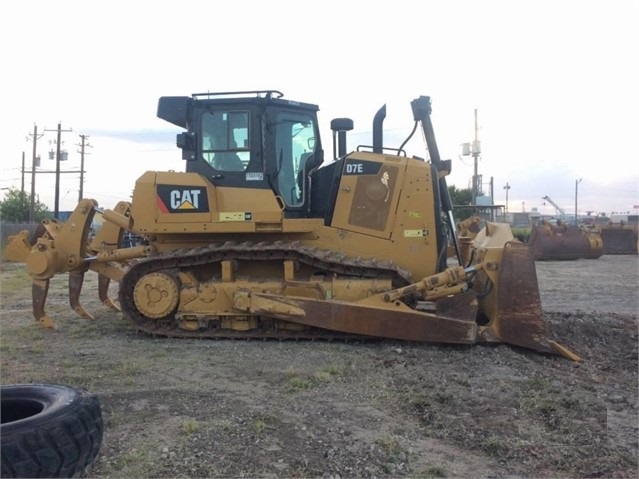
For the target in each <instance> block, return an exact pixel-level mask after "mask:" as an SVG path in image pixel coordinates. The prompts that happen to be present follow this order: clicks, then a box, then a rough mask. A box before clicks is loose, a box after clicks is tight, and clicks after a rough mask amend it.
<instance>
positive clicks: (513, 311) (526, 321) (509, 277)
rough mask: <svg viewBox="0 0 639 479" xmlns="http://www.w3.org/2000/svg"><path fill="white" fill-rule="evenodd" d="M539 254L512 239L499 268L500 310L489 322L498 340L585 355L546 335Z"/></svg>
mask: <svg viewBox="0 0 639 479" xmlns="http://www.w3.org/2000/svg"><path fill="white" fill-rule="evenodd" d="M534 255H535V253H534V251H533V250H532V249H531V248H530V247H528V246H527V245H525V244H523V243H518V242H509V243H506V245H505V246H504V252H503V255H502V258H501V264H500V267H499V281H498V285H497V293H496V311H495V313H494V315H493V317H492V318H491V320H490V323H489V324H488V328H489V329H490V330H491V331H492V332H493V333H494V334H495V337H496V340H498V341H502V342H505V343H509V344H513V345H515V346H522V347H524V348H529V349H534V350H537V351H541V352H546V353H558V354H561V355H563V356H565V357H567V358H569V359H572V360H574V361H580V360H581V358H580V357H579V356H577V355H576V354H575V353H573V352H572V351H570V350H568V349H567V348H565V347H563V346H561V345H559V344H558V343H556V342H555V341H552V340H550V339H548V338H547V336H546V323H545V322H544V319H543V312H542V308H541V298H540V296H539V284H538V282H537V271H536V269H535V257H534Z"/></svg>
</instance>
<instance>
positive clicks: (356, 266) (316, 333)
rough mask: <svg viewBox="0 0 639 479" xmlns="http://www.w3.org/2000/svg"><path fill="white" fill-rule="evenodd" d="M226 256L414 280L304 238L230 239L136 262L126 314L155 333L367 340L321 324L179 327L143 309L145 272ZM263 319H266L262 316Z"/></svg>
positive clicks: (126, 290) (126, 281)
mask: <svg viewBox="0 0 639 479" xmlns="http://www.w3.org/2000/svg"><path fill="white" fill-rule="evenodd" d="M224 260H244V261H285V260H294V261H299V262H301V263H305V264H308V265H310V266H312V267H314V268H316V269H317V271H318V272H325V273H330V274H339V275H344V276H350V277H360V278H362V277H363V278H376V277H390V278H392V284H393V287H395V288H397V287H401V286H405V285H407V284H409V283H410V282H411V278H410V273H409V272H408V271H406V270H402V269H400V268H398V267H397V266H396V265H394V264H393V263H392V262H388V261H386V262H379V261H377V260H375V259H370V260H362V259H361V258H353V257H348V256H347V255H345V254H343V253H337V252H333V251H327V250H322V249H319V248H317V247H308V246H303V245H302V244H301V243H299V242H283V241H276V242H260V243H252V242H244V243H238V242H226V243H223V244H212V245H209V246H204V247H197V248H192V249H180V250H175V251H171V252H170V253H165V254H160V255H157V256H152V257H149V258H144V259H141V260H139V261H137V262H135V263H134V264H132V266H131V269H130V270H129V271H128V272H127V273H126V274H125V276H124V278H122V281H121V284H120V294H119V300H120V306H121V308H122V312H123V313H124V315H125V317H127V318H128V319H129V320H130V321H132V322H133V323H134V324H135V325H136V327H137V328H138V330H140V331H142V332H145V333H147V334H151V335H154V336H166V337H182V338H212V339H215V338H219V339H222V338H226V339H304V340H309V339H310V340H313V339H322V340H333V339H338V340H348V339H357V340H360V339H362V338H361V337H359V336H354V335H346V334H343V333H338V332H331V331H328V330H319V329H312V330H305V331H301V332H297V331H286V330H276V329H273V328H271V329H268V330H261V329H259V328H258V329H256V330H251V331H246V332H237V331H232V330H222V329H215V328H209V329H200V330H198V331H186V330H183V329H180V328H179V327H178V322H177V320H176V319H175V318H174V317H166V318H163V319H149V318H146V317H145V316H143V315H141V314H140V313H139V312H138V311H137V308H136V306H135V302H134V295H133V291H134V288H135V284H136V283H137V281H138V280H139V279H140V278H141V277H142V276H144V275H145V274H149V273H154V272H160V271H176V270H180V269H188V268H191V267H194V266H201V265H206V264H209V265H212V264H214V263H219V262H221V261H224ZM262 319H264V318H263V317H262Z"/></svg>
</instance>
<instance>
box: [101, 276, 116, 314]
mask: <svg viewBox="0 0 639 479" xmlns="http://www.w3.org/2000/svg"><path fill="white" fill-rule="evenodd" d="M109 284H111V279H110V278H109V277H108V276H104V275H103V274H98V296H99V298H100V301H102V304H104V305H106V306H108V307H109V308H111V309H113V310H114V311H118V312H119V311H121V308H120V306H119V305H118V304H116V303H114V302H113V300H111V298H109Z"/></svg>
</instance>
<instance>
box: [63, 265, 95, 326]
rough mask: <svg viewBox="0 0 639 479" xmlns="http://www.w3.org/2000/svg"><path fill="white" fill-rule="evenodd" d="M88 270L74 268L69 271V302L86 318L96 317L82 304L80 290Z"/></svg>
mask: <svg viewBox="0 0 639 479" xmlns="http://www.w3.org/2000/svg"><path fill="white" fill-rule="evenodd" d="M85 271H86V270H78V269H74V270H72V271H69V304H70V305H71V307H72V308H73V310H74V311H75V312H76V313H78V314H79V315H80V316H82V317H83V318H85V319H95V318H94V317H93V315H92V314H91V313H89V312H88V311H87V310H86V309H84V306H82V305H81V304H80V292H81V291H82V284H83V283H84V273H85Z"/></svg>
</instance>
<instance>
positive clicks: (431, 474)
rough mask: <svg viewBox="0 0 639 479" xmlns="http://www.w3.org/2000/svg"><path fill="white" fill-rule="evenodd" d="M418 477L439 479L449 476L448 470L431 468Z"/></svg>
mask: <svg viewBox="0 0 639 479" xmlns="http://www.w3.org/2000/svg"><path fill="white" fill-rule="evenodd" d="M417 477H420V478H422V479H437V478H444V477H448V474H446V469H444V468H443V467H442V466H429V467H427V468H426V469H424V470H423V471H421V473H419V474H418V475H417Z"/></svg>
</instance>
